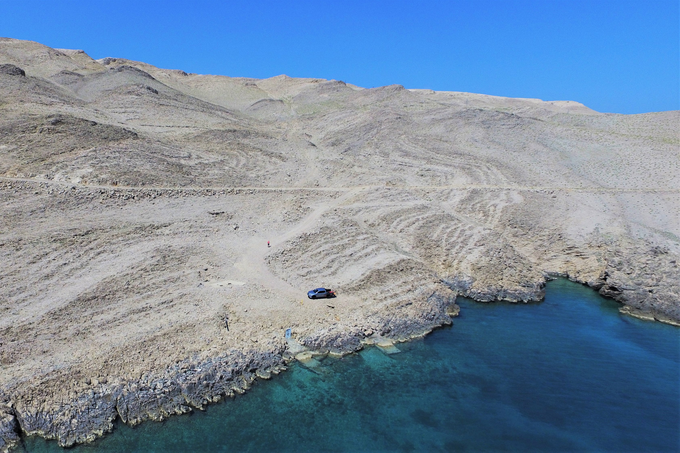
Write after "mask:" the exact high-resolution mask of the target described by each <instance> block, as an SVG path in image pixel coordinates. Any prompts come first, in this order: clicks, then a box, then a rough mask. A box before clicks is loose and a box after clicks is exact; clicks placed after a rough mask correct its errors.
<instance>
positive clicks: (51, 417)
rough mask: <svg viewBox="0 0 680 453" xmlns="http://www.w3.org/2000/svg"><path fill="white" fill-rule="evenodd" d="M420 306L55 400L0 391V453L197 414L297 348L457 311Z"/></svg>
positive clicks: (349, 340) (381, 338) (391, 330)
mask: <svg viewBox="0 0 680 453" xmlns="http://www.w3.org/2000/svg"><path fill="white" fill-rule="evenodd" d="M427 306H429V307H430V308H431V310H429V311H428V312H425V313H423V315H422V317H421V318H420V319H413V320H410V321H409V320H406V319H404V318H400V319H394V318H390V319H377V320H373V321H372V322H371V323H370V325H371V326H373V328H375V327H376V326H380V327H379V330H375V331H374V330H373V329H372V328H371V327H366V326H364V327H362V328H356V329H354V330H353V331H349V332H348V331H343V330H341V329H325V330H321V331H319V332H317V333H316V335H313V336H308V337H303V338H300V339H299V341H298V340H292V342H289V343H288V345H287V346H283V345H282V343H274V342H272V343H270V344H268V345H266V348H265V349H263V350H257V349H251V350H248V351H237V350H232V351H229V352H228V353H226V354H224V355H220V356H218V357H215V358H208V359H207V360H196V359H194V360H191V359H187V360H184V361H181V362H179V363H177V364H175V365H174V366H172V367H170V368H167V369H165V370H163V371H156V372H149V373H145V374H144V375H143V377H142V378H141V379H140V380H137V381H128V382H117V383H109V382H108V380H107V379H103V380H102V381H98V380H94V381H90V382H87V384H88V386H89V387H90V388H89V390H87V391H85V392H83V393H81V394H78V395H75V394H70V395H69V396H74V398H73V399H68V400H65V401H62V402H61V403H54V402H48V401H49V399H42V398H40V396H39V395H37V394H36V392H34V391H36V390H38V389H37V388H33V389H29V390H28V391H25V393H22V394H19V395H13V397H12V399H11V400H10V399H9V398H8V397H7V395H2V394H0V452H2V453H5V452H8V451H10V450H11V449H12V448H13V447H15V446H17V445H18V444H19V443H20V437H21V436H34V435H37V436H41V437H44V438H46V439H54V440H56V441H57V442H58V444H59V445H60V446H62V447H69V446H73V445H75V444H78V443H86V442H92V441H94V440H96V439H97V438H98V437H101V436H103V435H105V434H106V433H109V432H111V431H112V430H113V426H114V425H113V424H114V421H115V420H116V419H120V420H121V421H122V422H123V423H126V424H129V425H132V426H134V425H137V424H139V423H142V422H144V421H148V420H153V421H162V420H164V419H165V418H167V417H169V416H171V415H176V414H185V413H188V412H191V411H193V410H203V409H204V408H205V406H206V405H208V404H210V403H215V402H218V401H220V400H222V399H223V398H229V397H233V396H234V395H235V394H242V393H245V392H246V391H247V390H248V389H249V388H250V387H251V386H252V384H253V382H254V381H255V380H256V379H264V380H266V379H270V378H271V375H272V374H279V373H280V372H281V371H284V370H286V365H287V364H288V363H289V362H291V361H293V360H295V356H296V354H297V355H298V356H299V354H300V352H301V351H309V352H311V353H313V354H315V355H325V354H332V355H336V356H342V355H345V354H350V353H353V352H357V351H359V350H361V349H362V348H363V347H364V346H365V345H367V344H393V343H395V342H403V341H408V340H410V339H413V338H417V337H422V336H424V335H426V334H427V333H429V332H431V331H432V330H433V329H435V328H437V327H441V326H442V325H450V324H451V317H452V316H457V315H458V312H459V309H458V306H457V305H456V304H455V296H454V297H451V296H450V295H442V294H438V293H435V294H432V295H431V296H430V297H429V298H428V300H427ZM290 345H294V346H293V347H290ZM31 390H33V391H31Z"/></svg>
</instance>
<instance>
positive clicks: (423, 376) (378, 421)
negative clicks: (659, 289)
mask: <svg viewBox="0 0 680 453" xmlns="http://www.w3.org/2000/svg"><path fill="white" fill-rule="evenodd" d="M459 304H460V305H461V308H462V311H461V316H460V317H459V318H456V319H455V320H454V326H453V327H452V328H446V329H441V330H438V331H435V332H434V333H432V334H431V335H429V336H427V337H426V338H424V339H422V340H417V341H413V342H410V343H404V344H400V345H398V347H399V349H401V350H402V352H401V353H399V354H394V355H390V356H387V355H385V354H383V353H382V352H381V351H380V350H379V349H377V348H369V349H366V350H365V351H362V352H361V353H360V354H355V355H352V356H349V357H345V358H343V359H330V358H328V359H325V360H324V361H323V362H322V365H321V366H320V367H319V368H317V369H316V370H314V371H310V370H309V369H307V368H305V367H303V366H301V365H293V366H291V368H290V369H289V371H287V372H285V373H283V374H281V375H279V376H277V377H275V378H274V379H272V380H271V381H265V382H259V383H258V384H256V385H255V386H254V387H253V389H252V390H251V391H249V392H248V393H246V394H245V395H243V396H238V397H236V398H235V399H234V400H228V401H227V402H225V403H220V404H216V405H213V406H210V407H209V408H208V409H207V410H206V411H204V412H196V413H193V414H191V415H186V416H178V417H173V418H170V419H169V420H167V421H165V422H163V423H155V422H147V423H143V424H142V425H140V426H137V427H135V428H130V427H127V426H125V425H122V424H119V425H117V426H116V429H115V431H114V433H113V434H110V435H109V436H107V437H105V438H103V439H101V440H98V441H97V442H95V443H93V444H90V445H84V446H78V447H76V448H73V449H71V450H69V451H72V452H74V453H75V452H79V453H80V452H94V451H121V452H123V451H125V452H131V451H140V452H141V451H144V452H167V451H223V452H231V451H252V452H260V451H290V452H304V451H309V452H316V451H338V452H340V451H350V452H354V451H404V452H408V451H428V452H429V451H433V452H434V451H460V452H465V451H522V452H526V451H537V452H563V451H611V452H624V451H631V452H653V451H680V329H678V328H675V327H672V326H668V325H662V324H659V323H651V322H645V321H640V320H637V319H633V318H630V317H624V316H621V315H619V313H618V312H617V307H618V306H617V304H616V303H614V302H612V301H609V300H606V299H603V298H602V297H600V296H599V295H598V294H597V293H595V292H594V291H592V290H590V289H588V288H585V287H582V286H580V285H577V284H574V283H571V282H568V281H565V280H557V281H554V282H550V283H549V284H548V287H547V294H546V298H545V301H544V302H542V303H538V304H530V305H512V304H477V303H474V302H471V301H468V300H465V299H461V300H459ZM24 446H25V449H26V450H27V451H29V452H46V451H63V450H62V449H60V448H59V447H57V445H56V443H55V442H53V441H50V442H47V441H44V440H42V439H38V438H28V439H25V440H24Z"/></svg>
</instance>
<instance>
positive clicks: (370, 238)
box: [0, 39, 680, 450]
mask: <svg viewBox="0 0 680 453" xmlns="http://www.w3.org/2000/svg"><path fill="white" fill-rule="evenodd" d="M679 120H680V115H679V114H678V112H661V113H650V114H644V115H612V114H600V113H597V112H594V111H592V110H590V109H588V108H586V107H584V106H583V105H581V104H578V103H575V102H543V101H539V100H533V99H508V98H499V97H492V96H484V95H476V94H468V93H454V92H433V91H429V90H406V89H404V88H403V87H401V86H388V87H381V88H374V89H362V88H359V87H355V86H352V85H348V84H345V83H343V82H340V81H335V80H331V81H328V80H321V79H292V78H289V77H286V76H279V77H274V78H271V79H266V80H257V79H248V78H229V77H220V76H204V75H196V74H187V73H185V72H183V71H175V70H164V69H158V68H155V67H153V66H150V65H147V64H144V63H139V62H133V61H128V60H124V59H116V58H105V59H102V60H97V61H95V60H92V59H91V58H90V57H89V56H87V55H86V54H85V53H84V52H82V51H72V50H57V49H51V48H48V47H45V46H42V45H40V44H37V43H33V42H27V41H18V40H12V39H0V206H1V209H2V218H1V219H0V259H1V260H2V263H3V266H2V268H0V281H1V283H2V284H1V285H0V367H1V370H2V372H1V373H0V450H2V448H3V446H4V447H6V446H7V445H9V444H11V443H12V442H14V441H15V440H16V432H17V431H18V430H23V431H24V432H26V433H37V434H40V435H43V436H46V437H51V438H57V439H59V441H60V442H61V443H62V444H64V445H66V444H71V443H73V442H77V441H78V442H80V441H85V440H90V439H92V438H94V437H95V436H97V435H100V434H101V433H103V432H104V431H106V430H108V429H110V427H111V421H112V420H113V419H114V418H116V417H121V418H122V419H123V420H125V421H127V422H130V423H136V422H139V421H142V420H145V419H148V418H153V419H158V418H162V417H165V416H167V415H168V414H171V413H181V412H186V411H188V410H191V407H200V406H202V405H203V404H205V403H207V402H208V401H212V400H217V399H219V398H221V397H224V396H225V395H230V394H233V392H240V391H243V389H244V388H247V387H248V385H249V383H250V382H251V381H252V379H254V377H255V376H256V375H258V376H260V377H264V378H266V377H267V376H268V375H269V373H271V372H278V370H280V369H281V366H282V364H283V363H284V359H286V358H289V357H290V355H291V354H292V353H294V352H296V350H299V348H302V347H305V346H306V347H309V348H312V349H314V350H317V351H321V352H323V351H331V352H338V353H340V352H346V351H349V350H354V349H356V348H358V347H360V346H361V342H362V341H374V342H380V341H384V339H385V338H391V339H403V338H408V337H410V336H413V335H421V334H423V333H424V332H427V331H429V330H430V329H432V328H433V327H435V326H438V325H441V324H442V323H447V322H450V321H449V316H448V315H447V313H449V314H450V313H455V312H456V310H455V306H454V305H453V301H454V297H455V295H456V294H464V295H468V296H470V297H473V298H475V299H477V300H480V301H492V300H498V299H501V300H508V301H515V302H517V301H528V300H538V299H540V298H541V297H542V289H543V285H544V283H545V280H546V278H549V277H550V276H553V275H565V276H569V278H572V279H574V280H577V281H580V282H583V283H587V284H589V285H591V286H592V287H593V288H595V289H597V290H600V292H602V293H603V294H605V295H608V296H610V297H614V298H616V299H617V300H619V301H620V302H622V303H623V304H625V310H626V311H627V312H629V313H632V314H635V315H638V316H644V317H649V318H656V319H660V320H665V321H673V320H676V321H677V320H679V319H680V308H679V307H680V306H679V304H678V299H679V296H680V288H679V286H678V285H679V284H680V283H679V282H680V272H679V271H678V264H677V258H678V254H679V251H680V240H679V239H678V238H679V237H680V206H679V204H680V201H679V200H680V196H678V195H679V191H680V157H679V154H680V153H679V149H678V147H679V140H678V132H677V131H678V129H677V126H678V124H679ZM267 241H271V244H272V247H271V248H268V247H267ZM317 286H327V287H332V288H333V289H336V290H337V291H338V294H339V297H338V298H337V299H336V300H333V301H332V302H329V303H325V302H321V301H315V302H314V301H308V300H306V298H305V293H306V291H307V290H308V289H310V288H312V287H317ZM286 328H291V329H292V330H293V336H294V337H295V338H296V339H297V341H298V343H299V344H301V345H303V346H299V345H291V344H288V343H286V342H285V341H284V338H283V332H284V329H286ZM295 348H298V349H295Z"/></svg>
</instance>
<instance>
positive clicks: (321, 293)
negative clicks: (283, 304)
mask: <svg viewBox="0 0 680 453" xmlns="http://www.w3.org/2000/svg"><path fill="white" fill-rule="evenodd" d="M307 297H309V298H310V299H321V298H324V297H335V291H333V290H331V289H329V288H316V289H313V290H311V291H309V292H308V293H307Z"/></svg>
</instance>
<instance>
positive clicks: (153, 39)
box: [0, 0, 680, 113]
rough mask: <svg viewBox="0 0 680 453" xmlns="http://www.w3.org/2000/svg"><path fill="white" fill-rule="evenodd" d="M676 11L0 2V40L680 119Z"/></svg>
mask: <svg viewBox="0 0 680 453" xmlns="http://www.w3.org/2000/svg"><path fill="white" fill-rule="evenodd" d="M679 10H680V7H679V2H678V0H646V1H627V0H611V1H610V0H589V1H582V0H467V1H459V0H448V1H416V0H412V1H400V0H392V1H370V0H364V1H353V0H343V1H324V0H315V1H288V2H284V1H278V2H275V1H258V0H250V1H211V0H194V1H191V2H189V1H186V2H179V1H173V0H166V1H144V0H137V1H128V0H117V1H96V0H87V1H80V0H61V1H44V0H41V1H36V0H0V36H7V37H11V38H18V39H28V40H32V41H38V42H41V43H43V44H46V45H48V46H50V47H57V48H78V49H83V50H85V51H86V52H87V53H88V54H90V55H91V56H92V57H93V58H102V57H107V56H111V57H124V58H129V59H132V60H139V61H144V62H147V63H151V64H153V65H156V66H159V67H163V68H173V69H183V70H185V71H187V72H196V73H204V74H205V73H207V74H222V75H228V76H247V77H257V78H265V77H271V76H275V75H279V74H287V75H289V76H292V77H320V78H326V79H338V80H344V81H346V82H350V83H354V84H356V85H359V86H363V87H374V86H381V85H389V84H393V83H398V84H401V85H404V86H405V87H407V88H431V89H435V90H448V91H468V92H474V93H484V94H493V95H499V96H510V97H532V98H540V99H544V100H574V101H578V102H582V103H584V104H586V105H587V106H589V107H591V108H593V109H595V110H598V111H601V112H615V113H642V112H649V111H662V110H677V109H680V31H679V23H680V11H679Z"/></svg>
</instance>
